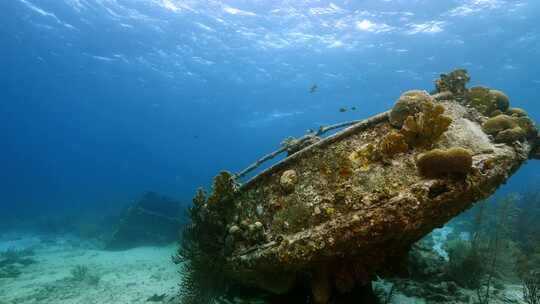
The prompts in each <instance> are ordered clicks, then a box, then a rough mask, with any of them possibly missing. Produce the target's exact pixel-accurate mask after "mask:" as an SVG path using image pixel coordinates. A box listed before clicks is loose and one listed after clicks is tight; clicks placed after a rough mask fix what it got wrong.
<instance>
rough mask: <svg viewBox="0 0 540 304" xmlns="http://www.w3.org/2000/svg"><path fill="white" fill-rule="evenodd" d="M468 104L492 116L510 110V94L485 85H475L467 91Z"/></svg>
mask: <svg viewBox="0 0 540 304" xmlns="http://www.w3.org/2000/svg"><path fill="white" fill-rule="evenodd" d="M466 96H467V104H468V105H469V106H471V107H473V108H475V109H476V110H478V112H480V113H482V114H483V115H485V116H488V117H491V116H495V115H498V114H500V113H501V112H505V111H506V110H508V107H509V105H510V102H509V100H508V96H506V94H504V93H503V92H501V91H498V90H490V89H489V88H486V87H483V86H477V87H473V88H471V89H470V90H469V92H468V93H467V95H466Z"/></svg>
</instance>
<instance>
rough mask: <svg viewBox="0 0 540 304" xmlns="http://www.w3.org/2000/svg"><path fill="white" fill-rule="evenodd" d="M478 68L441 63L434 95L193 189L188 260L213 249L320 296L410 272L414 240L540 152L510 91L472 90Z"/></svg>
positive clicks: (223, 274)
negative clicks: (444, 69) (447, 67)
mask: <svg viewBox="0 0 540 304" xmlns="http://www.w3.org/2000/svg"><path fill="white" fill-rule="evenodd" d="M469 79H470V78H469V76H468V74H467V72H466V71H465V70H457V71H454V72H452V73H449V74H445V75H442V76H441V78H440V79H439V80H437V81H436V88H437V91H436V92H435V94H433V95H430V94H428V93H427V92H425V91H418V90H415V91H409V92H405V93H404V94H403V95H402V96H401V97H400V98H399V99H398V100H397V102H396V104H395V106H394V107H393V109H392V110H390V111H388V112H384V113H381V114H378V115H375V116H373V117H371V118H368V119H365V120H362V121H358V122H354V123H353V124H352V125H351V126H350V127H348V128H346V129H344V130H342V131H340V132H338V133H336V134H334V135H331V136H329V137H327V138H324V139H320V140H313V136H315V135H314V134H313V133H310V134H309V138H310V140H311V141H310V144H309V145H307V146H302V148H300V149H298V150H295V152H294V153H292V154H290V155H289V156H288V157H287V158H285V159H283V160H282V161H280V162H278V163H276V164H274V165H273V166H272V167H270V168H268V169H266V170H264V171H263V172H261V173H260V174H258V175H256V176H255V177H253V178H252V179H251V180H249V181H247V182H246V183H244V184H242V185H240V184H239V183H238V182H237V178H238V177H240V176H242V175H243V174H244V172H247V171H243V172H242V173H241V174H237V175H233V174H230V173H228V172H222V173H220V174H219V175H218V176H217V177H216V178H215V179H214V185H213V192H212V193H211V195H210V196H209V197H206V196H205V195H204V193H203V192H202V191H199V192H198V195H197V197H196V198H195V199H194V206H193V207H192V209H191V218H192V225H191V226H190V227H189V229H188V232H187V234H186V236H187V240H189V243H188V246H187V248H188V249H189V248H191V249H192V248H197V250H198V251H195V252H197V255H194V254H192V255H191V256H190V255H189V254H188V255H186V254H185V252H186V250H185V248H186V246H182V247H181V248H180V250H179V253H180V256H183V257H184V258H185V260H186V261H187V262H188V264H185V265H188V266H187V267H189V259H190V258H191V259H195V260H197V259H199V260H200V259H203V258H205V259H207V260H208V261H212V263H214V265H218V266H216V267H215V268H213V269H212V271H213V273H214V274H219V275H216V277H220V278H221V279H222V280H223V281H227V282H235V283H236V284H239V285H243V286H252V287H257V288H261V289H264V290H267V291H270V292H272V293H276V294H284V293H288V292H290V291H291V290H293V289H295V288H302V287H301V286H306V283H308V285H309V286H310V288H308V289H309V292H311V295H312V299H313V302H315V303H328V302H329V301H330V300H331V299H332V298H333V297H336V296H338V295H340V294H347V293H351V292H353V291H355V290H359V289H361V290H364V291H366V292H369V288H365V287H366V286H369V284H370V282H371V281H372V280H373V279H374V278H375V277H376V276H383V277H384V276H390V275H396V274H403V273H404V272H406V260H407V259H406V257H407V254H408V252H409V250H410V248H411V245H412V244H413V243H415V242H416V241H418V240H419V239H421V238H422V237H423V236H425V235H426V234H428V233H429V232H431V231H432V230H433V229H435V228H437V227H440V226H442V225H444V224H445V223H446V222H448V221H449V220H450V219H452V218H453V217H455V216H456V215H458V214H459V213H460V212H462V211H464V210H465V209H467V208H469V207H471V205H472V204H473V203H474V202H476V201H479V200H482V199H485V198H487V197H489V196H490V195H491V194H492V193H493V192H495V191H496V190H497V188H498V187H499V186H500V185H501V184H503V183H505V182H506V180H507V179H508V178H509V176H510V175H511V174H513V173H514V172H515V171H516V170H517V169H518V168H519V167H520V166H521V165H522V164H523V163H524V162H525V161H526V160H527V159H529V158H536V159H538V158H539V157H540V148H539V144H540V140H539V139H538V130H537V127H536V124H535V123H534V122H533V121H532V120H531V119H530V118H529V117H528V116H527V114H526V112H525V111H524V110H519V111H518V110H515V109H513V108H509V104H508V103H507V102H506V99H507V98H506V95H504V93H502V92H500V91H495V90H490V89H487V88H483V89H482V94H477V92H476V91H477V90H478V89H475V92H473V93H474V94H473V93H471V91H470V90H469V89H467V88H466V83H467V82H468V81H469ZM488 110H489V111H488ZM500 115H505V116H507V117H503V118H501V117H499V116H500ZM343 125H344V124H340V125H339V126H343ZM323 129H324V128H321V129H320V130H319V131H321V130H323ZM509 130H510V131H509ZM504 132H506V133H504ZM321 133H322V132H318V133H317V134H316V135H320V134H321ZM501 133H503V134H505V135H504V136H499V135H500V134H501ZM306 138H307V137H306ZM295 142H296V143H297V144H299V145H301V144H302V143H303V142H302V140H297V141H295ZM290 148H291V147H286V148H282V149H281V150H278V151H277V152H284V151H288V150H289V149H290ZM275 154H277V153H272V154H270V156H273V155H275ZM270 156H265V157H264V158H263V159H262V160H261V161H264V160H267V159H269V158H271V157H270ZM261 161H258V162H257V163H256V165H258V164H259V163H260V162H261ZM256 165H255V166H253V165H252V166H250V167H249V170H252V169H253V168H254V167H256ZM205 265H206V264H205ZM192 270H193V269H192ZM195 277H196V276H195ZM206 277H208V276H206ZM189 279H190V277H189V276H187V277H186V280H189ZM192 279H193V278H192ZM217 285H219V286H223V285H222V284H221V285H220V284H217ZM184 286H188V287H190V288H192V289H193V288H194V287H193V286H199V287H200V288H212V286H216V285H215V284H214V285H212V284H206V283H205V284H199V285H197V284H193V282H191V283H189V282H188V283H186V284H184ZM208 286H211V287H208ZM306 290H307V289H306ZM189 292H191V291H189V290H188V291H187V293H189ZM306 292H308V291H306Z"/></svg>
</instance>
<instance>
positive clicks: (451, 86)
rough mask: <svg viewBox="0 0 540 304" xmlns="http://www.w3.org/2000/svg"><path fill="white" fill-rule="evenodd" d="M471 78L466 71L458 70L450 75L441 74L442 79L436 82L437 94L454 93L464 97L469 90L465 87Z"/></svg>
mask: <svg viewBox="0 0 540 304" xmlns="http://www.w3.org/2000/svg"><path fill="white" fill-rule="evenodd" d="M469 80H471V78H470V77H469V74H468V73H467V70H465V69H457V70H454V71H452V72H450V73H448V74H441V77H440V79H437V80H436V81H435V87H436V88H437V92H438V93H441V92H445V91H447V92H452V93H453V94H456V95H462V94H463V93H464V92H465V91H466V90H467V89H466V88H465V85H466V84H467V82H469Z"/></svg>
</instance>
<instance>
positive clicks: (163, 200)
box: [105, 192, 185, 250]
mask: <svg viewBox="0 0 540 304" xmlns="http://www.w3.org/2000/svg"><path fill="white" fill-rule="evenodd" d="M184 224H185V223H184V222H183V221H182V218H181V204H180V202H178V201H175V200H173V199H170V198H168V197H165V196H161V195H159V194H157V193H155V192H146V193H144V194H143V196H142V197H141V198H140V199H139V200H138V201H137V202H135V203H134V204H133V205H131V206H129V207H128V208H127V209H126V210H125V212H124V213H123V215H122V216H121V217H120V220H119V221H118V224H117V225H116V227H115V230H114V232H113V233H112V236H110V237H109V238H108V239H107V240H106V244H105V248H106V249H110V250H119V249H127V248H133V247H137V246H145V245H163V244H170V243H173V242H174V241H176V240H177V239H178V232H179V231H180V229H181V228H182V227H183V225H184Z"/></svg>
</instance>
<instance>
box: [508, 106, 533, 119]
mask: <svg viewBox="0 0 540 304" xmlns="http://www.w3.org/2000/svg"><path fill="white" fill-rule="evenodd" d="M506 114H508V115H510V116H516V117H522V116H527V115H528V114H527V111H525V110H523V109H522V108H509V109H508V110H507V111H506Z"/></svg>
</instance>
